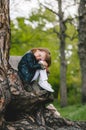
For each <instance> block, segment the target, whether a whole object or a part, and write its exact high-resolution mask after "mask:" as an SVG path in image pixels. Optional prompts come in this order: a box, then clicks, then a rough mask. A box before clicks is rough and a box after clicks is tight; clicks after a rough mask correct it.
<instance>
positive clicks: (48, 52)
mask: <svg viewBox="0 0 86 130" xmlns="http://www.w3.org/2000/svg"><path fill="white" fill-rule="evenodd" d="M37 50H40V51H43V52H45V53H46V58H45V61H46V62H47V63H48V67H49V66H50V65H51V53H50V51H49V49H47V48H40V47H38V48H33V49H31V52H32V53H35V52H36V51H37Z"/></svg>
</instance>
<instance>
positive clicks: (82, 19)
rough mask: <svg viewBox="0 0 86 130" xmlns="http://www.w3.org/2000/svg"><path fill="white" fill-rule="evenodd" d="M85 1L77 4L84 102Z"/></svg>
mask: <svg viewBox="0 0 86 130" xmlns="http://www.w3.org/2000/svg"><path fill="white" fill-rule="evenodd" d="M85 5H86V1H85V0H81V1H80V5H79V10H78V12H79V31H78V32H79V44H78V53H79V59H80V66H81V75H82V103H86V6H85Z"/></svg>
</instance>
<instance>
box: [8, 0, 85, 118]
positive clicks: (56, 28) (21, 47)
mask: <svg viewBox="0 0 86 130" xmlns="http://www.w3.org/2000/svg"><path fill="white" fill-rule="evenodd" d="M17 2H18V1H17ZM25 2H26V5H27V7H28V9H29V7H30V3H29V6H28V2H31V1H21V2H19V3H23V6H21V5H22V4H21V5H19V4H18V3H16V2H14V1H12V0H11V4H10V8H11V9H12V10H14V8H15V11H16V13H14V14H13V13H12V12H10V13H11V15H10V16H11V49H10V55H14V56H15V55H16V56H22V55H24V54H25V53H26V52H27V51H28V50H30V49H31V48H34V47H46V48H49V50H50V52H51V55H52V65H51V67H50V75H49V82H50V83H51V85H52V86H53V88H54V90H55V92H54V97H55V103H54V104H55V106H57V104H58V106H59V104H60V100H61V92H60V91H61V90H60V82H61V77H60V66H61V64H60V57H61V53H60V47H61V46H60V39H59V35H60V33H59V32H60V23H59V22H60V21H59V18H58V16H59V15H58V13H59V10H58V9H59V8H58V2H57V0H56V1H55V0H53V1H48V0H47V1H43V2H41V1H38V2H37V4H38V5H36V6H35V7H34V6H33V7H32V8H31V10H27V11H26V12H27V13H25V11H24V10H26V9H25V8H27V7H26V6H24V4H25ZM35 2H36V1H35ZM53 3H54V4H53ZM16 5H17V7H16ZM64 5H65V6H64ZM78 5H79V3H78V2H76V1H71V2H68V1H67V0H66V1H62V3H61V9H62V13H63V21H65V26H64V27H65V43H66V44H65V50H64V54H65V61H66V68H67V71H66V86H67V88H66V89H67V104H66V106H67V105H68V106H69V105H75V104H79V105H78V108H81V109H82V105H80V104H81V71H80V62H79V56H78ZM20 6H21V7H22V8H20ZM18 7H19V10H18ZM36 7H37V8H36ZM71 7H72V8H71ZM12 10H11V11H12ZM70 11H71V13H70ZM17 13H18V14H19V15H17ZM63 102H64V101H63ZM76 109H77V108H76ZM83 109H84V107H83ZM85 109H86V107H85ZM69 110H71V109H70V108H69ZM72 110H73V109H72ZM59 111H60V110H59ZM62 111H63V110H62ZM62 111H61V112H62ZM64 111H65V110H64ZM64 111H63V112H64ZM74 111H75V109H74ZM79 113H80V111H79ZM66 114H67V113H66V112H65V114H64V115H66ZM73 119H74V118H73ZM84 119H86V117H84Z"/></svg>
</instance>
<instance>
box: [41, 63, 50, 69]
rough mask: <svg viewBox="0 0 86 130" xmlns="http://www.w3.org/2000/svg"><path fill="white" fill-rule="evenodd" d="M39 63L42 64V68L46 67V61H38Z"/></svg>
mask: <svg viewBox="0 0 86 130" xmlns="http://www.w3.org/2000/svg"><path fill="white" fill-rule="evenodd" d="M39 63H40V64H42V65H43V66H44V68H45V69H46V68H48V64H47V62H46V61H39Z"/></svg>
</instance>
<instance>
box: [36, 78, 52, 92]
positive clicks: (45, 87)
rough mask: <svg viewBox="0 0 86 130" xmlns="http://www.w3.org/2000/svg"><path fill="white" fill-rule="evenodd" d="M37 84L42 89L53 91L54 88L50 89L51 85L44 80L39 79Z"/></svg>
mask: <svg viewBox="0 0 86 130" xmlns="http://www.w3.org/2000/svg"><path fill="white" fill-rule="evenodd" d="M38 84H39V85H40V87H42V88H43V89H45V90H47V91H49V92H54V90H53V89H52V87H51V85H50V84H49V83H48V82H47V81H46V80H45V81H39V82H38Z"/></svg>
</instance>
